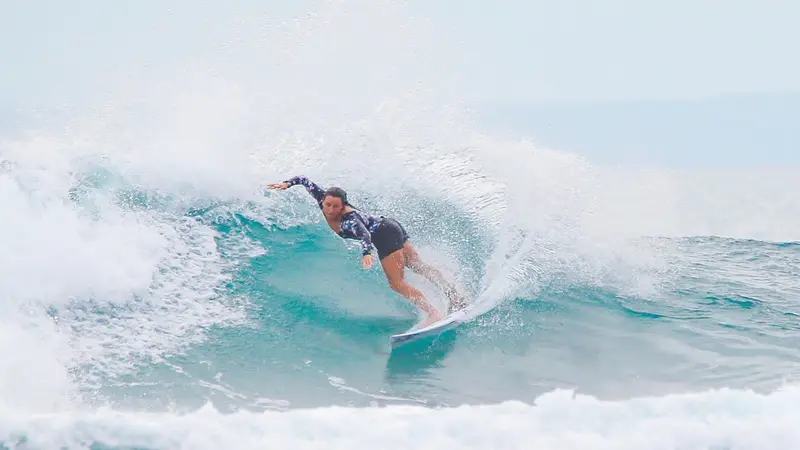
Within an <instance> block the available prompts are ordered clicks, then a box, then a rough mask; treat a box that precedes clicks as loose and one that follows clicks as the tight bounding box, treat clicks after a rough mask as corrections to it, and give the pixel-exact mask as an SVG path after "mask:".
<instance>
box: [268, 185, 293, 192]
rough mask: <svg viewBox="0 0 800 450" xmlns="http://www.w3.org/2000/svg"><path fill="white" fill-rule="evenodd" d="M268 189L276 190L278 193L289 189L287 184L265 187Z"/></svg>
mask: <svg viewBox="0 0 800 450" xmlns="http://www.w3.org/2000/svg"><path fill="white" fill-rule="evenodd" d="M267 187H268V188H270V189H277V190H279V191H283V190H286V189H288V188H289V183H272V184H268V185H267Z"/></svg>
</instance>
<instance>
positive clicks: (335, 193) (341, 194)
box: [325, 186, 352, 206]
mask: <svg viewBox="0 0 800 450" xmlns="http://www.w3.org/2000/svg"><path fill="white" fill-rule="evenodd" d="M329 195H330V196H331V197H336V198H340V199H342V205H344V206H352V205H350V203H348V202H347V192H345V190H344V189H342V188H340V187H336V186H334V187H330V188H328V190H326V191H325V197H327V196H329Z"/></svg>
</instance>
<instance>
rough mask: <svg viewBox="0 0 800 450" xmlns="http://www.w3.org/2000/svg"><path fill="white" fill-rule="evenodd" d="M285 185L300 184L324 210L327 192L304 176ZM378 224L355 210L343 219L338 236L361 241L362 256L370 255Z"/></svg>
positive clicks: (372, 217) (376, 220)
mask: <svg viewBox="0 0 800 450" xmlns="http://www.w3.org/2000/svg"><path fill="white" fill-rule="evenodd" d="M284 183H286V184H288V185H289V187H292V186H295V185H298V184H300V185H302V186H303V187H305V188H306V191H308V193H309V194H311V196H312V197H314V200H316V201H317V205H319V208H320V209H322V200H323V199H324V198H325V190H324V189H322V188H321V187H320V186H319V185H317V184H316V183H314V182H313V181H311V180H309V179H308V178H306V177H304V176H302V175H298V176H296V177H292V178H290V179H288V180H286V181H284ZM378 224H380V218H377V217H374V216H371V215H369V214H365V213H363V212H361V211H358V210H356V209H353V210H352V211H350V212H349V213H347V214H345V215H344V216H343V217H342V224H341V228H342V231H341V232H339V233H337V234H338V235H339V236H341V237H342V238H345V239H356V240H359V241H361V254H362V255H368V254H370V253H371V252H372V249H373V245H372V236H371V234H370V233H374V232H375V230H376V229H377V228H378Z"/></svg>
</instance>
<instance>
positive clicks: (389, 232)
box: [268, 176, 466, 327]
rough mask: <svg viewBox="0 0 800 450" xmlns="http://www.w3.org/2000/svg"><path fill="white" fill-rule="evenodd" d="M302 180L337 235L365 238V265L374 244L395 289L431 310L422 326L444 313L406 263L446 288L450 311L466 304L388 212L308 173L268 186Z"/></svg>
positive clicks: (287, 185) (368, 263) (282, 186)
mask: <svg viewBox="0 0 800 450" xmlns="http://www.w3.org/2000/svg"><path fill="white" fill-rule="evenodd" d="M298 184H300V185H302V186H304V187H305V188H306V191H308V193H309V194H311V196H312V197H314V199H315V200H316V201H317V204H318V205H319V207H320V209H321V210H322V214H323V215H324V216H325V220H326V221H327V222H328V225H329V226H330V227H331V229H332V230H333V231H334V232H335V233H336V234H337V235H339V236H340V237H342V238H344V239H356V240H360V241H361V262H362V265H363V267H364V268H365V269H367V268H370V267H371V266H372V264H373V259H372V250H373V246H374V248H375V249H377V251H378V259H379V260H380V262H381V266H382V267H383V272H384V274H385V275H386V278H387V280H388V281H389V285H390V286H391V288H392V290H394V291H395V292H397V293H398V294H400V295H402V296H404V297H405V298H407V299H408V300H409V301H411V303H413V304H414V305H416V306H418V307H419V308H420V309H421V310H423V311H424V312H426V313H427V314H428V318H427V320H426V321H425V322H424V323H423V324H422V325H421V326H422V327H424V326H427V325H430V324H432V323H434V322H437V321H439V320H441V319H443V318H444V314H442V313H441V312H439V311H438V310H437V309H436V308H434V307H433V305H431V304H430V302H429V301H428V300H427V299H426V298H425V295H424V294H423V293H422V292H420V291H419V289H417V288H416V287H414V286H412V285H411V284H409V283H408V282H407V281H406V280H405V277H404V269H405V267H408V268H409V269H411V270H413V271H414V272H416V273H418V274H420V275H422V276H424V277H425V278H427V279H428V280H430V281H431V282H432V283H433V284H435V285H437V286H438V287H439V288H440V289H442V290H443V291H444V294H445V295H446V296H447V298H448V299H449V300H450V310H449V311H448V312H453V311H456V310H459V309H461V308H463V307H464V306H466V304H465V302H464V297H462V296H461V295H460V294H459V293H458V291H457V290H456V288H455V286H454V285H453V284H452V283H450V282H449V281H447V280H446V279H445V278H444V277H443V276H442V274H441V272H439V270H438V269H436V268H435V267H433V266H431V265H429V264H427V263H425V262H423V261H422V259H421V258H420V257H419V253H417V250H416V249H415V248H414V246H412V245H411V243H410V242H409V241H408V233H406V230H405V229H404V228H403V226H402V225H401V224H400V222H398V221H397V220H395V219H393V218H390V217H384V216H380V217H375V216H372V215H370V214H366V213H364V212H362V211H359V210H357V209H356V208H354V207H353V205H351V204H350V203H349V202H348V201H347V193H346V192H345V191H344V190H343V189H342V188H339V187H331V188H328V189H327V190H325V189H322V188H321V187H320V186H319V185H317V184H316V183H314V182H313V181H311V180H309V179H308V178H306V177H304V176H295V177H292V178H290V179H289V180H286V181H284V182H282V183H274V184H270V185H268V187H269V188H270V189H277V190H285V189H288V188H290V187H292V186H295V185H298Z"/></svg>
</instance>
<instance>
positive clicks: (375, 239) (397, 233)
mask: <svg viewBox="0 0 800 450" xmlns="http://www.w3.org/2000/svg"><path fill="white" fill-rule="evenodd" d="M407 240H408V233H406V230H405V228H403V225H401V224H400V222H398V221H397V220H395V219H392V218H390V217H384V218H383V219H382V220H381V223H380V224H379V225H378V228H377V229H376V230H375V232H374V233H372V245H374V246H375V248H376V249H378V259H380V260H382V259H383V258H386V257H387V256H389V255H391V254H392V253H394V252H396V251H397V250H400V249H401V248H403V244H405V243H406V241H407Z"/></svg>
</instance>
